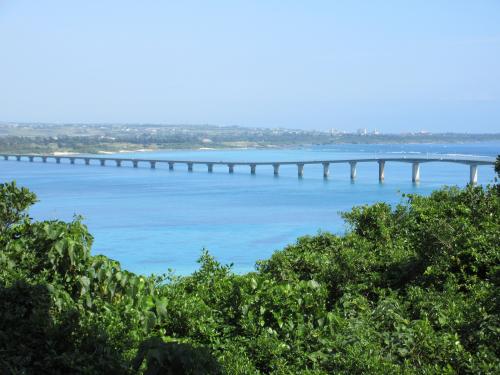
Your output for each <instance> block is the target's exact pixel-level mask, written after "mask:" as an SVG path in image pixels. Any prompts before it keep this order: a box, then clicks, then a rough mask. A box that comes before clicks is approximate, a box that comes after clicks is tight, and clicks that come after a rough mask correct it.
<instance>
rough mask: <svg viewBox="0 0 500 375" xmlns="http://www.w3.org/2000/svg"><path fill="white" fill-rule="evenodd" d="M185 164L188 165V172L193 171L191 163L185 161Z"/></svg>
mask: <svg viewBox="0 0 500 375" xmlns="http://www.w3.org/2000/svg"><path fill="white" fill-rule="evenodd" d="M187 166H188V172H192V171H193V163H187Z"/></svg>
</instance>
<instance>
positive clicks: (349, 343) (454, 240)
mask: <svg viewBox="0 0 500 375" xmlns="http://www.w3.org/2000/svg"><path fill="white" fill-rule="evenodd" d="M498 191H499V190H498V186H491V187H486V188H483V187H472V186H468V187H467V188H466V189H463V190H460V189H457V188H445V189H442V190H439V191H436V192H434V193H432V194H431V195H430V196H429V197H422V196H418V195H408V196H405V197H404V201H403V202H402V204H400V205H398V206H397V207H394V208H393V207H390V206H389V205H387V204H383V203H379V204H375V205H372V206H363V207H356V208H354V209H353V210H351V211H350V212H348V213H345V214H344V215H343V216H344V219H345V220H346V222H347V224H348V226H349V229H350V230H349V231H348V232H347V233H346V234H345V235H343V236H336V235H333V234H329V233H320V234H318V235H317V236H306V237H302V238H299V239H298V240H297V242H296V243H295V244H293V245H290V246H288V247H286V248H285V249H284V250H282V251H277V252H276V253H274V254H273V256H272V257H271V258H270V259H268V260H265V261H261V262H259V263H258V264H257V269H256V271H255V272H251V273H248V274H245V275H237V274H234V273H233V272H232V271H231V267H230V266H225V265H221V264H220V263H218V262H217V261H216V260H215V259H214V258H213V257H212V256H210V255H209V254H208V252H206V251H204V252H203V253H202V256H201V257H200V260H199V262H200V268H199V270H198V271H196V272H194V273H193V274H192V275H190V276H186V277H176V276H173V275H168V276H161V277H155V276H150V277H145V276H140V275H135V274H133V273H131V272H128V271H126V270H122V269H121V267H120V265H119V263H118V262H116V261H113V260H110V259H108V258H106V257H104V256H99V255H97V256H93V255H91V253H90V249H91V245H92V236H91V235H90V234H89V233H88V231H87V228H86V227H85V225H83V224H82V222H81V220H80V218H75V219H74V220H73V221H72V222H70V223H64V222H61V221H49V222H34V221H31V220H30V219H29V218H28V217H27V216H26V213H25V210H26V209H27V208H28V207H29V205H30V204H32V203H33V202H34V201H35V197H34V195H33V194H32V193H30V192H28V191H27V190H26V189H20V188H18V187H16V186H15V184H13V183H11V184H4V185H0V192H1V194H0V199H1V202H0V205H1V206H0V207H2V213H0V215H1V216H0V227H1V228H3V229H2V231H1V232H0V244H1V249H0V301H2V304H0V373H6V374H9V373H13V374H24V373H36V374H44V373H47V374H48V373H50V374H66V373H86V374H94V373H106V374H127V373H130V374H135V373H143V374H221V373H226V374H260V373H272V374H296V373H302V374H331V373H334V374H366V373H369V374H458V373H460V374H462V373H463V374H496V373H499V372H500V365H499V363H500V361H499V358H498V356H499V353H500V345H499V343H498V335H499V333H500V321H499V314H498V312H499V311H500V306H499V299H498V295H499V293H498V292H499V289H498V286H499V281H500V266H499V265H500V251H499V247H498V244H499V243H500V195H499V194H498Z"/></svg>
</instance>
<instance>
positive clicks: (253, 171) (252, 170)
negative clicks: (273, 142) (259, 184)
mask: <svg viewBox="0 0 500 375" xmlns="http://www.w3.org/2000/svg"><path fill="white" fill-rule="evenodd" d="M256 168H257V164H250V174H255V169H256Z"/></svg>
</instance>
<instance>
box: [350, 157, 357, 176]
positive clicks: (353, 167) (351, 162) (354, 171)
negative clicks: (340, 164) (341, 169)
mask: <svg viewBox="0 0 500 375" xmlns="http://www.w3.org/2000/svg"><path fill="white" fill-rule="evenodd" d="M349 164H350V165H351V180H355V179H356V164H357V163H356V162H355V161H350V162H349Z"/></svg>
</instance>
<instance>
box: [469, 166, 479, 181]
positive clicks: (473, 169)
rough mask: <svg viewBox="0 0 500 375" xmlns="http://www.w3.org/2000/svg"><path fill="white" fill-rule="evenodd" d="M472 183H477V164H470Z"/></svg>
mask: <svg viewBox="0 0 500 375" xmlns="http://www.w3.org/2000/svg"><path fill="white" fill-rule="evenodd" d="M470 184H471V185H476V184H477V164H471V165H470Z"/></svg>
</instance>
